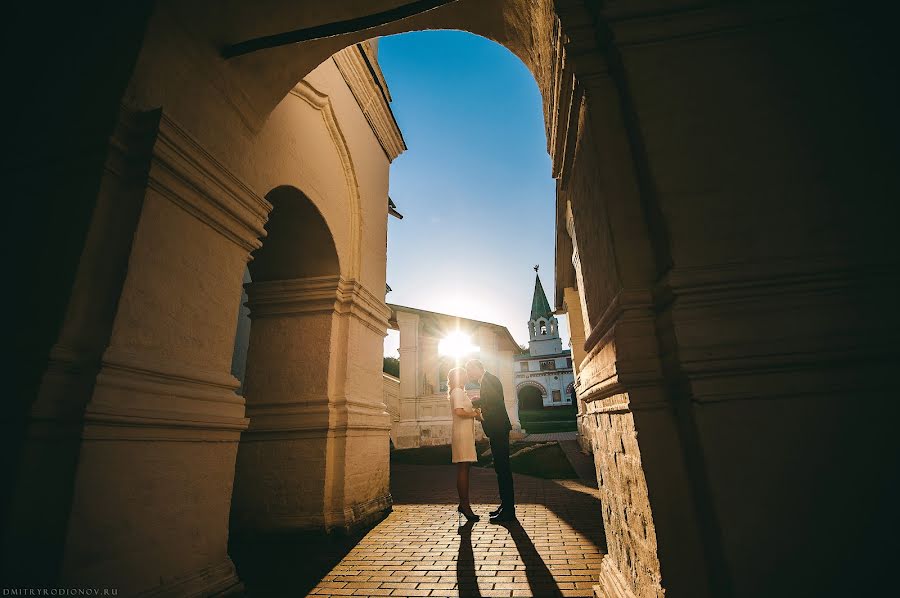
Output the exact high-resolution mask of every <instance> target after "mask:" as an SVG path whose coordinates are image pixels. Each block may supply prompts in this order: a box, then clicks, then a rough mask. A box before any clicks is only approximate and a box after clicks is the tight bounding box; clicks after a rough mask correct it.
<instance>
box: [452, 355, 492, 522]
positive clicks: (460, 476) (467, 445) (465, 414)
mask: <svg viewBox="0 0 900 598" xmlns="http://www.w3.org/2000/svg"><path fill="white" fill-rule="evenodd" d="M466 380H467V375H466V370H465V368H453V369H452V370H450V371H449V372H447V388H448V389H449V390H448V393H447V398H449V399H450V409H451V410H452V411H453V432H452V434H451V438H452V445H451V447H452V453H453V462H454V463H456V491H457V492H458V493H459V506H458V507H457V508H456V510H457V511H459V512H460V513H462V514H463V515H465V517H466V519H468V520H469V521H478V520H479V519H480V518H479V517H478V515H476V514H475V513H474V512H472V505H470V504H469V468H470V467H471V466H472V463H475V462H476V461H478V455H477V454H476V453H475V420H476V419H477V420H479V421H484V420H482V418H481V410H480V409H475V408H474V407H472V401H471V400H469V396H468V395H467V394H466V390H465V385H466Z"/></svg>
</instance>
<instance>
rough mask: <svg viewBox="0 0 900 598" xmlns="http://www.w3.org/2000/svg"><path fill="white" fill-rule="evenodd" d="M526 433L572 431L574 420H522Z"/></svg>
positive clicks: (573, 429)
mask: <svg viewBox="0 0 900 598" xmlns="http://www.w3.org/2000/svg"><path fill="white" fill-rule="evenodd" d="M522 427H523V428H525V431H526V432H527V433H528V434H549V433H551V432H574V431H575V430H576V429H577V427H576V426H575V422H574V421H561V422H529V423H525V422H522Z"/></svg>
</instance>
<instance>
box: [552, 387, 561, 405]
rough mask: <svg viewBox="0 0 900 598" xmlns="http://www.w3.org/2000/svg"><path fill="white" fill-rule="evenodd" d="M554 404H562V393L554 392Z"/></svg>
mask: <svg viewBox="0 0 900 598" xmlns="http://www.w3.org/2000/svg"><path fill="white" fill-rule="evenodd" d="M553 402H554V403H561V402H562V393H561V392H559V391H558V390H554V391H553Z"/></svg>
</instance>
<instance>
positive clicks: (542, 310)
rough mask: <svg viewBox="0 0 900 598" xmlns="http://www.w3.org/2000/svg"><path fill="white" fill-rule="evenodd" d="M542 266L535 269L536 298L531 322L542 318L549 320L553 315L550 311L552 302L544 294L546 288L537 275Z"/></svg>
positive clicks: (533, 301) (534, 298)
mask: <svg viewBox="0 0 900 598" xmlns="http://www.w3.org/2000/svg"><path fill="white" fill-rule="evenodd" d="M539 267H540V266H538V265H535V267H534V297H532V299H531V320H532V321H534V320H538V319H540V318H549V317H550V316H552V315H553V310H551V309H550V302H549V301H547V295H546V294H545V293H544V286H543V285H542V284H541V277H540V275H539V274H538V273H537V271H538V268H539Z"/></svg>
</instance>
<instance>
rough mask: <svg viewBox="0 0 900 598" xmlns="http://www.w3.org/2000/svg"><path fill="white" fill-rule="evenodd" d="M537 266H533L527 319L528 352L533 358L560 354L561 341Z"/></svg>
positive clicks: (557, 324) (557, 325)
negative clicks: (528, 316) (532, 281)
mask: <svg viewBox="0 0 900 598" xmlns="http://www.w3.org/2000/svg"><path fill="white" fill-rule="evenodd" d="M539 269H540V266H539V265H535V266H534V296H533V297H532V299H531V317H530V318H529V319H528V350H529V353H530V354H531V355H532V356H533V357H538V356H541V355H558V354H560V353H561V352H562V339H560V337H559V323H558V322H557V320H556V316H554V315H553V310H552V309H550V302H549V301H547V294H546V293H544V286H543V285H542V284H541V277H540V274H539V273H538V270H539Z"/></svg>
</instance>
